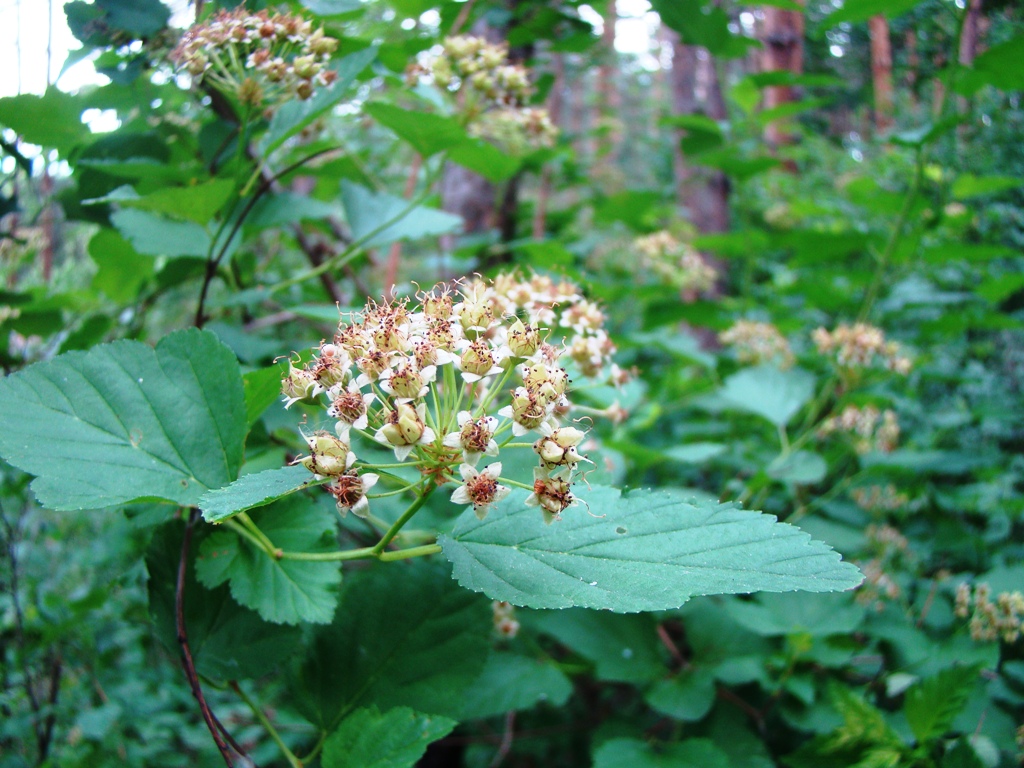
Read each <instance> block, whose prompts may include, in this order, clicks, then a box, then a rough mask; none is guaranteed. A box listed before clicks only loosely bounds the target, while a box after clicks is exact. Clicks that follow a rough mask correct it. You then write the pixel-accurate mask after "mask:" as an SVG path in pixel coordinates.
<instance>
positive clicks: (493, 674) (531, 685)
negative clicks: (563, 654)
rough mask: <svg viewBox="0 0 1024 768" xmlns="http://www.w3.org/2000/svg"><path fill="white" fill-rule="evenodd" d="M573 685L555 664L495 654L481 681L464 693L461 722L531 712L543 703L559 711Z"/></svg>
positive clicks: (525, 657) (519, 656) (505, 653)
mask: <svg viewBox="0 0 1024 768" xmlns="http://www.w3.org/2000/svg"><path fill="white" fill-rule="evenodd" d="M571 693H572V683H571V682H569V678H567V677H566V676H565V673H564V672H562V671H561V670H560V669H559V668H558V667H557V666H556V665H555V664H554V663H552V662H551V661H542V660H540V659H533V658H530V657H529V656H521V655H519V654H517V653H509V652H505V651H496V652H494V653H492V654H491V655H490V657H488V659H487V666H485V667H484V671H483V673H482V674H481V675H480V677H479V678H477V680H476V681H475V682H474V683H473V684H472V685H471V686H470V687H469V688H468V689H467V690H465V691H464V692H463V707H462V716H461V717H460V719H461V720H478V719H480V718H484V717H494V716H495V715H503V714H505V713H506V712H515V711H519V710H523V709H530V708H531V707H534V706H536V705H537V704H539V703H541V702H543V703H545V704H549V705H551V706H552V707H560V706H562V705H563V704H565V702H566V701H567V700H568V699H569V695H570V694H571Z"/></svg>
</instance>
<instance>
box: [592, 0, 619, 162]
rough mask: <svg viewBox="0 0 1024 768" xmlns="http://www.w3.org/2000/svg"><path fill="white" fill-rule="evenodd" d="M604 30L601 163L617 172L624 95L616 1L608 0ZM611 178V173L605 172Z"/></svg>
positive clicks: (600, 81)
mask: <svg viewBox="0 0 1024 768" xmlns="http://www.w3.org/2000/svg"><path fill="white" fill-rule="evenodd" d="M605 3H606V5H605V10H604V13H602V14H601V15H602V16H603V18H604V30H603V31H602V32H601V65H600V66H599V67H598V70H597V113H598V121H597V122H598V137H597V164H598V165H599V166H600V167H601V168H603V169H604V170H605V171H607V172H611V171H614V168H615V166H616V164H617V162H618V160H619V154H620V151H621V148H622V127H621V120H622V116H621V112H622V94H620V93H619V89H618V87H617V86H616V83H615V77H616V74H617V56H616V53H615V23H616V21H618V11H617V9H616V7H615V3H616V0H605ZM604 175H605V177H606V178H607V177H608V176H609V175H610V173H605V174H604Z"/></svg>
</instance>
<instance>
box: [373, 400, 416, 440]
mask: <svg viewBox="0 0 1024 768" xmlns="http://www.w3.org/2000/svg"><path fill="white" fill-rule="evenodd" d="M426 428H427V426H426V424H424V423H423V419H422V418H421V417H420V415H419V414H418V413H417V412H416V409H415V408H413V407H412V406H411V405H410V404H409V403H399V404H398V406H397V407H396V408H395V410H393V411H392V412H391V413H390V414H389V415H388V423H387V424H385V425H384V426H383V428H382V429H381V433H382V434H383V435H384V437H385V438H386V439H387V441H388V442H389V443H390V444H391V445H394V446H401V445H416V443H417V442H419V440H420V438H422V437H423V433H424V431H425V430H426Z"/></svg>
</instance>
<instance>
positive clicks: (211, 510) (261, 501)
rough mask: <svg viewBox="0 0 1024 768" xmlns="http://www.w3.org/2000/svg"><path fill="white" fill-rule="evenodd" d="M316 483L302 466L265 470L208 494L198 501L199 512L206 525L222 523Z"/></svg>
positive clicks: (244, 476) (245, 476) (243, 477)
mask: <svg viewBox="0 0 1024 768" xmlns="http://www.w3.org/2000/svg"><path fill="white" fill-rule="evenodd" d="M318 482H319V481H317V480H314V479H313V475H311V474H310V473H309V470H308V469H306V468H305V467H303V466H301V465H295V466H288V467H281V468H279V469H268V470H265V471H263V472H255V473H253V474H251V475H243V476H242V477H240V478H239V479H238V480H235V482H233V483H231V485H226V486H224V487H223V488H216V489H214V490H212V491H207V492H206V493H205V494H203V497H202V498H201V499H199V508H200V509H201V510H203V519H204V520H205V521H206V522H208V523H222V522H224V521H225V520H227V519H228V518H230V517H234V516H235V515H237V514H238V513H239V512H245V511H246V510H249V509H254V508H255V507H262V506H266V505H267V504H269V503H271V502H272V501H276V500H277V499H280V498H282V497H283V496H288V495H289V494H292V493H295V492H296V491H301V490H302V489H303V488H309V487H310V486H311V485H315V484H317V483H318Z"/></svg>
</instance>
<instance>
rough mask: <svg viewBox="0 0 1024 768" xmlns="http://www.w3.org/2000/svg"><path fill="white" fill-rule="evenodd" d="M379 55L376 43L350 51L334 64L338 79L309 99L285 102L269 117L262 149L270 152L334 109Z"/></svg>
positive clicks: (261, 145)
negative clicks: (353, 51)
mask: <svg viewBox="0 0 1024 768" xmlns="http://www.w3.org/2000/svg"><path fill="white" fill-rule="evenodd" d="M375 58H377V49H376V48H375V47H371V48H365V49H363V50H361V51H356V52H355V53H352V54H349V55H348V56H346V57H345V58H343V59H342V60H341V61H339V62H338V65H337V66H336V67H334V71H335V72H337V73H338V77H337V79H336V80H335V81H334V82H333V83H331V84H330V85H329V86H327V87H326V88H319V89H317V92H316V94H314V95H313V96H312V97H311V98H309V99H307V100H306V101H300V100H298V99H296V100H294V101H289V102H288V103H287V104H285V105H283V106H282V107H281V108H280V109H278V110H277V112H275V113H274V116H273V117H272V118H271V120H270V128H268V129H267V134H266V135H265V136H264V137H263V139H262V140H261V141H260V153H261V154H262V155H264V156H266V155H269V154H270V153H271V152H273V151H274V150H275V149H277V148H278V147H280V146H281V145H282V144H284V142H285V141H287V140H288V139H289V138H291V137H292V136H294V135H295V134H297V133H298V132H299V131H301V130H302V129H303V128H305V127H306V126H307V125H309V124H310V123H312V122H313V121H314V120H316V119H317V118H318V117H320V116H321V115H323V114H324V113H326V112H328V111H329V110H330V109H332V108H333V107H334V106H335V105H336V104H337V103H338V102H339V101H341V100H342V98H344V96H345V94H346V93H347V92H348V89H349V86H350V85H352V83H353V82H354V81H355V79H356V77H358V76H359V73H360V72H362V71H363V70H364V69H366V68H367V67H368V66H369V65H370V63H371V62H372V61H373V60H374V59H375Z"/></svg>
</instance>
